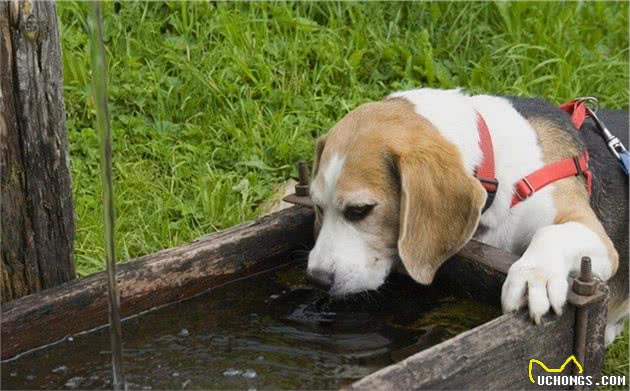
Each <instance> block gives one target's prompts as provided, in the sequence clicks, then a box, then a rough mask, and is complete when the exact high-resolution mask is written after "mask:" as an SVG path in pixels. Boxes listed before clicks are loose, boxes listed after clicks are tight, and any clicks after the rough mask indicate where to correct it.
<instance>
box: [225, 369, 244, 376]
mask: <svg viewBox="0 0 630 391" xmlns="http://www.w3.org/2000/svg"><path fill="white" fill-rule="evenodd" d="M241 373H243V371H241V370H240V369H234V368H229V369H226V370H225V371H224V372H223V376H225V377H232V376H238V375H240V374H241Z"/></svg>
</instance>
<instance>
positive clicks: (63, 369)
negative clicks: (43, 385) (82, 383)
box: [52, 365, 68, 373]
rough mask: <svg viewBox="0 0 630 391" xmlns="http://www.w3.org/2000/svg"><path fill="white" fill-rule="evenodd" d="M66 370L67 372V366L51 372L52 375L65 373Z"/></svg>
mask: <svg viewBox="0 0 630 391" xmlns="http://www.w3.org/2000/svg"><path fill="white" fill-rule="evenodd" d="M67 370H68V367H67V366H65V365H61V366H58V367H57V368H55V369H53V370H52V371H53V373H63V372H65V371H67Z"/></svg>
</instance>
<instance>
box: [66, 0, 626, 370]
mask: <svg viewBox="0 0 630 391" xmlns="http://www.w3.org/2000/svg"><path fill="white" fill-rule="evenodd" d="M85 8H86V7H85V5H84V4H81V3H71V2H60V3H58V12H59V19H60V26H61V30H62V44H63V53H64V77H65V98H66V112H67V124H68V131H69V137H70V147H71V164H72V175H73V188H74V200H75V204H76V215H77V224H78V230H77V238H76V244H75V247H76V263H77V271H78V273H79V275H81V276H85V275H88V274H90V273H93V272H96V271H99V270H102V269H103V268H104V263H103V254H104V249H103V243H102V236H103V235H102V234H103V232H102V222H101V200H100V180H99V171H98V150H97V139H96V135H95V132H94V130H93V128H92V127H93V122H94V108H93V103H92V101H91V99H90V98H89V95H90V86H89V78H90V70H89V52H88V43H87V35H86V33H85V18H86V9H85ZM105 30H106V40H107V42H106V45H107V50H108V55H109V76H110V87H109V99H110V106H111V112H112V122H113V123H112V126H113V134H114V143H115V148H114V162H115V163H114V172H115V191H116V196H115V203H116V215H117V221H116V233H117V237H116V240H117V253H118V256H119V258H120V259H123V260H125V259H129V258H133V257H137V256H140V255H144V254H147V253H151V252H154V251H157V250H159V249H163V248H166V247H172V246H175V245H178V244H181V243H183V242H187V241H190V240H192V239H193V238H195V237H198V236H200V235H203V234H206V233H208V232H212V231H214V230H217V229H223V228H226V227H229V226H231V225H234V224H237V223H239V222H242V221H245V220H249V219H252V218H254V217H255V216H256V215H257V214H258V213H260V209H261V204H262V203H263V202H264V201H265V200H267V199H268V198H269V197H270V195H271V194H272V191H273V190H272V189H273V187H274V185H276V184H278V183H280V182H282V181H284V180H285V179H286V178H287V177H288V176H290V175H291V174H295V172H294V167H293V166H294V163H295V162H296V161H297V160H298V159H300V158H304V157H308V158H310V157H311V155H312V152H311V150H312V140H313V138H314V137H316V136H317V135H319V134H321V133H323V132H325V131H326V130H327V129H328V128H329V127H330V126H331V125H332V124H334V123H335V122H336V121H337V120H338V119H339V118H340V117H341V116H343V115H344V114H345V113H346V112H347V111H348V110H350V109H351V108H353V107H355V106H356V105H358V104H359V103H362V102H365V101H368V100H375V99H380V98H381V97H383V96H384V95H386V94H388V93H389V92H392V91H394V90H398V89H406V88H412V87H417V86H432V87H440V88H450V87H456V86H461V87H464V88H466V89H469V90H470V91H472V92H487V93H500V94H515V95H529V96H542V97H547V98H549V99H550V100H552V101H556V102H563V101H565V100H568V99H570V98H572V97H576V96H582V95H595V96H598V97H600V98H601V100H602V103H603V105H604V106H607V107H611V108H627V107H628V89H627V87H628V81H629V77H628V4H627V3H602V2H597V3H595V2H593V3H588V2H580V3H570V2H569V3H533V4H532V3H455V4H451V3H402V4H398V3H363V4H358V3H297V4H294V3H273V4H271V3H214V2H212V3H201V2H200V3H191V2H179V3H176V2H172V3H163V2H155V3H131V2H122V3H117V4H114V3H108V4H106V6H105ZM624 338H625V339H623V340H622V342H620V343H617V344H616V345H615V346H614V347H613V348H612V349H611V351H610V353H609V354H608V356H607V359H608V360H607V363H606V370H607V371H609V372H619V371H620V372H621V373H625V374H627V373H628V360H627V358H628V357H627V344H628V330H627V328H626V334H625V336H624ZM629 380H630V379H629Z"/></svg>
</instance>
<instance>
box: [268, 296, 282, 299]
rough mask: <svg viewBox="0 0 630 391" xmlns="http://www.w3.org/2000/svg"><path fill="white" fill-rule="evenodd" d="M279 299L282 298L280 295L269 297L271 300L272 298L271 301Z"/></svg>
mask: <svg viewBox="0 0 630 391" xmlns="http://www.w3.org/2000/svg"><path fill="white" fill-rule="evenodd" d="M278 297H280V295H271V296H269V298H270V299H272V300H275V299H277V298H278Z"/></svg>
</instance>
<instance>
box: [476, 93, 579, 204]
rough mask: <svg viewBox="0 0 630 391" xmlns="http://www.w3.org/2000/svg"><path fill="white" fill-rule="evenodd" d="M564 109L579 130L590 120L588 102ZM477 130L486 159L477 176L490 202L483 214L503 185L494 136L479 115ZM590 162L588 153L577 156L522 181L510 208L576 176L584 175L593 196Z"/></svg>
mask: <svg viewBox="0 0 630 391" xmlns="http://www.w3.org/2000/svg"><path fill="white" fill-rule="evenodd" d="M560 107H561V108H562V109H563V110H565V111H567V112H569V114H571V115H572V117H571V119H572V122H573V124H574V125H575V126H576V127H577V128H580V127H581V126H582V123H583V122H584V120H585V119H586V107H585V106H584V102H569V103H565V104H564V105H562V106H560ZM477 128H478V130H479V145H480V147H481V152H482V154H483V158H482V160H481V163H480V164H479V166H478V167H477V170H476V172H475V177H476V178H477V179H478V180H479V181H480V182H481V185H482V186H483V187H484V188H485V189H486V191H487V192H488V199H487V201H486V205H485V206H484V208H483V211H485V210H486V209H488V208H489V207H490V205H491V204H492V201H493V200H494V196H495V193H496V191H497V188H498V186H499V182H498V181H497V180H496V177H495V171H494V150H493V148H492V138H491V137H490V132H489V131H488V125H487V124H486V121H485V120H484V119H483V117H482V116H481V114H479V113H478V114H477ZM588 159H589V157H588V152H584V153H583V154H582V155H581V156H575V157H573V158H569V159H564V160H560V161H557V162H554V163H551V164H548V165H546V166H544V167H542V168H539V169H538V170H536V171H534V172H532V173H531V174H529V175H527V176H526V177H524V178H522V179H520V180H518V181H517V182H516V184H514V187H513V193H514V195H513V196H512V204H511V205H510V207H514V206H515V205H516V204H518V203H519V202H521V201H524V200H526V199H527V198H529V197H531V196H532V195H534V193H536V191H538V190H540V189H542V188H543V187H545V186H547V185H548V184H550V183H553V182H555V181H558V180H560V179H564V178H568V177H571V176H575V175H578V176H581V175H583V176H584V178H585V179H586V187H587V189H588V193H589V194H590V193H591V182H592V181H591V179H592V174H591V171H590V169H589V167H588Z"/></svg>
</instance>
